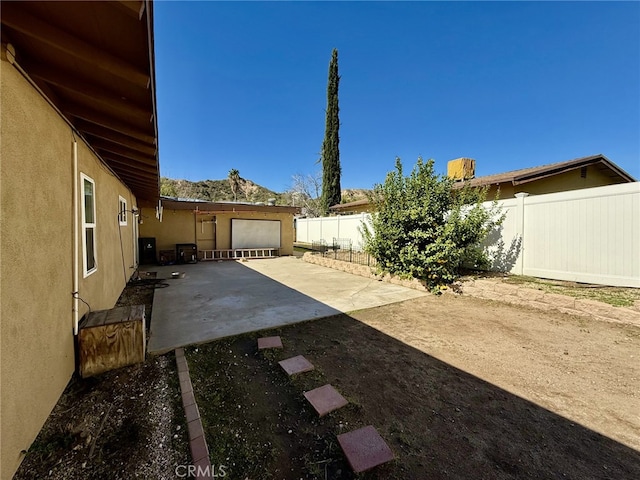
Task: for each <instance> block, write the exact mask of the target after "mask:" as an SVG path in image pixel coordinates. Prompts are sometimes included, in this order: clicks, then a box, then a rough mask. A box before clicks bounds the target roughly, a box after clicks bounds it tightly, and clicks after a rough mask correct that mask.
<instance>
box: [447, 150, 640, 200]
mask: <svg viewBox="0 0 640 480" xmlns="http://www.w3.org/2000/svg"><path fill="white" fill-rule="evenodd" d="M635 181H636V180H635V179H634V178H633V177H632V176H631V175H629V174H628V173H627V172H625V171H624V170H622V169H621V168H620V167H618V166H617V165H616V164H615V163H613V162H612V161H611V160H609V159H608V158H607V157H605V156H604V155H592V156H590V157H583V158H576V159H574V160H569V161H566V162H559V163H552V164H549V165H541V166H539V167H532V168H523V169H520V170H514V171H512V172H505V173H498V174H495V175H487V176H484V177H477V178H472V179H470V180H464V181H461V182H458V183H456V184H455V186H454V188H461V187H462V186H463V185H465V184H468V185H471V186H473V187H489V191H488V195H487V198H490V199H491V198H495V196H496V193H497V192H498V191H499V192H500V198H513V196H514V195H515V194H516V193H520V192H526V193H528V194H530V195H542V194H544V193H557V192H567V191H570V190H579V189H582V188H591V187H604V186H606V185H614V184H617V183H629V182H635Z"/></svg>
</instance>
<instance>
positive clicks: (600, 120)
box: [154, 1, 640, 192]
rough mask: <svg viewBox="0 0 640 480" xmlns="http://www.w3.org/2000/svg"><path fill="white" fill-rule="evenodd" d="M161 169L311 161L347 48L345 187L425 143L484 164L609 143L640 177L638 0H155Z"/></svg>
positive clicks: (211, 170) (274, 168)
mask: <svg viewBox="0 0 640 480" xmlns="http://www.w3.org/2000/svg"><path fill="white" fill-rule="evenodd" d="M154 6H155V47H156V82H157V102H158V123H159V130H160V132H159V135H160V167H161V173H162V175H163V176H169V177H171V178H186V179H189V180H205V179H222V178H226V176H227V173H228V171H229V170H230V169H232V168H236V169H238V170H239V171H240V175H241V176H242V177H244V178H248V179H251V180H253V181H255V182H257V183H259V184H261V185H263V186H265V187H268V188H270V189H272V190H275V191H279V192H281V191H284V190H286V189H287V188H288V187H289V186H290V185H291V177H292V175H293V174H296V173H301V174H306V173H312V172H313V171H315V170H318V169H319V168H320V166H319V164H316V161H317V160H318V158H319V152H320V147H321V145H322V139H323V136H324V121H325V117H324V112H325V108H326V86H327V74H328V66H329V60H330V58H331V50H332V49H333V48H337V49H338V51H339V72H340V76H341V81H340V91H339V100H340V120H341V128H340V158H341V164H342V187H343V188H371V187H372V186H373V184H374V183H379V182H382V181H383V180H384V177H385V174H386V172H388V171H389V170H392V169H393V166H394V160H395V157H396V156H399V157H401V158H402V160H403V163H404V164H405V168H409V167H410V166H411V165H413V164H414V163H415V160H416V159H417V157H418V156H422V157H423V158H425V159H427V158H433V159H434V160H435V161H436V170H437V171H438V172H439V173H445V172H446V164H447V161H449V160H451V159H453V158H457V157H461V156H464V157H471V158H475V159H476V175H477V176H480V175H487V174H492V173H500V172H504V171H508V170H515V169H518V168H526V167H532V166H536V165H542V164H545V163H553V162H558V161H563V160H570V159H573V158H577V157H582V156H588V155H592V154H597V153H603V154H605V155H606V156H607V157H608V158H609V159H610V160H612V161H613V162H615V163H616V164H618V165H619V166H620V167H621V168H623V169H624V170H626V171H627V172H628V173H630V174H631V175H633V176H634V177H635V178H636V179H640V3H638V2H566V3H564V2H446V3H441V2H212V1H210V2H170V1H160V2H156V3H155V5H154Z"/></svg>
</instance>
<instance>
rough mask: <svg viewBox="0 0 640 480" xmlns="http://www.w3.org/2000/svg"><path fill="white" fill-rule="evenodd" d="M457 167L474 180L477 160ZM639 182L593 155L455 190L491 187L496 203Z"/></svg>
mask: <svg viewBox="0 0 640 480" xmlns="http://www.w3.org/2000/svg"><path fill="white" fill-rule="evenodd" d="M456 163H459V164H464V169H465V174H468V173H469V172H471V173H470V176H473V170H474V168H475V162H474V161H473V160H471V159H467V158H461V159H456V160H452V161H451V162H449V171H450V172H451V171H452V169H451V164H456ZM454 170H455V169H454ZM635 181H636V180H635V179H634V178H633V177H632V176H631V175H629V174H628V173H627V172H625V171H624V170H622V169H621V168H620V167H618V166H617V165H616V164H615V163H613V162H612V161H611V160H609V159H608V158H607V157H605V156H604V155H592V156H590V157H583V158H576V159H574V160H569V161H566V162H558V163H552V164H549V165H541V166H539V167H531V168H523V169H520V170H513V171H511V172H505V173H498V174H495V175H487V176H484V177H476V178H470V179H468V180H462V181H458V182H456V183H455V184H454V187H453V188H462V186H463V185H466V184H468V185H471V186H472V187H488V195H487V198H489V199H493V198H495V196H496V193H498V192H499V194H500V195H499V196H500V198H513V196H514V195H515V194H516V193H519V192H526V193H528V194H530V195H542V194H545V193H557V192H567V191H570V190H579V189H581V188H592V187H604V186H606V185H615V184H618V183H629V182H635ZM329 210H331V213H334V214H338V215H351V214H354V213H360V212H371V211H373V206H372V205H371V204H370V203H369V201H368V200H358V201H356V202H349V203H343V204H340V205H333V206H332V207H330V208H329Z"/></svg>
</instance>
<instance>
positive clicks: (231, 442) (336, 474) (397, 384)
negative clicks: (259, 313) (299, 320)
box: [187, 295, 640, 479]
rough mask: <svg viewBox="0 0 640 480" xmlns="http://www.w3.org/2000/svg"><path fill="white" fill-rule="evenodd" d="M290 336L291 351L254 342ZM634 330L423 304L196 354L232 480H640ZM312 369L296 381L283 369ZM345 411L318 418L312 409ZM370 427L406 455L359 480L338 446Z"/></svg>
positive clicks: (196, 374)
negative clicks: (335, 401) (327, 394)
mask: <svg viewBox="0 0 640 480" xmlns="http://www.w3.org/2000/svg"><path fill="white" fill-rule="evenodd" d="M272 334H279V335H281V337H282V339H283V342H284V345H285V348H284V350H282V351H272V352H267V353H258V352H257V348H256V338H257V337H258V336H262V335H272ZM639 347H640V329H638V328H637V327H632V326H626V325H620V324H612V323H604V322H600V321H595V320H589V319H585V318H574V317H571V316H568V315H565V314H561V313H550V312H540V311H538V310H533V309H531V310H529V309H525V308H522V307H513V306H509V305H505V304H501V303H498V302H488V301H482V300H478V299H473V298H468V297H458V296H453V295H445V296H440V297H435V296H427V297H423V298H419V299H416V300H411V301H407V302H404V303H400V304H394V305H388V306H384V307H379V308H375V309H369V310H364V311H359V312H354V313H352V314H351V315H338V316H335V317H331V318H327V319H321V320H316V321H312V322H307V323H303V324H298V325H292V326H289V327H285V328H281V329H277V330H272V331H268V332H262V333H261V334H260V335H258V334H249V335H244V336H239V337H233V338H230V339H225V340H221V341H218V342H214V343H211V344H208V345H200V346H198V347H190V348H188V349H187V358H188V361H189V366H190V369H191V375H192V382H193V385H194V390H195V392H196V399H197V401H198V404H199V407H200V412H201V415H202V418H203V425H204V428H205V432H206V435H207V440H208V442H209V449H210V458H211V462H212V464H213V465H216V466H218V467H221V466H224V470H225V472H226V476H227V478H239V479H245V478H251V479H254V478H274V479H279V478H282V479H298V478H318V479H323V478H324V479H350V478H367V479H426V478H428V479H445V478H446V479H449V478H454V479H469V478H485V479H494V478H495V479H502V478H514V479H515V478H518V479H521V478H531V479H533V478H561V479H564V478H574V479H589V478H601V479H605V478H606V479H632V478H640V453H639V451H640V419H639V418H638V412H639V405H640V398H639V395H640V393H639V389H638V386H639V385H640V362H638V355H639V354H640V349H639ZM299 354H302V355H305V357H306V358H308V359H309V360H310V361H311V362H312V363H313V364H314V365H315V366H316V370H315V371H313V372H309V373H305V374H301V375H299V376H296V377H293V378H289V377H287V375H286V374H285V373H284V372H283V371H282V370H281V369H280V367H279V366H278V365H277V361H278V360H281V359H284V358H288V357H291V356H295V355H299ZM325 383H330V384H332V385H333V386H334V387H336V389H338V391H340V392H341V393H342V394H343V395H344V396H345V397H346V398H347V399H348V400H349V401H350V404H349V405H348V406H347V407H344V408H343V409H340V410H338V411H336V412H334V413H331V414H329V415H327V416H326V417H323V418H317V415H316V413H315V412H314V411H313V409H312V408H311V407H310V405H308V404H307V402H306V400H305V399H304V397H303V395H302V393H303V392H304V391H307V390H310V389H312V388H316V387H319V386H321V385H323V384H325ZM369 424H372V425H374V426H375V427H376V428H377V429H378V431H379V432H380V434H381V435H382V437H383V438H384V439H385V440H386V441H387V442H388V444H389V445H390V447H391V448H392V450H393V451H394V453H395V455H396V459H395V460H394V461H393V462H390V463H389V464H386V465H383V466H380V467H376V468H375V469H373V470H372V471H370V472H367V473H365V474H364V475H361V476H357V477H356V476H354V475H353V473H352V472H351V470H350V468H349V466H348V465H347V463H346V461H345V459H344V456H343V455H342V452H341V451H340V448H339V446H338V444H337V441H336V435H337V434H340V433H344V432H347V431H350V430H353V429H356V428H359V427H362V426H365V425H369Z"/></svg>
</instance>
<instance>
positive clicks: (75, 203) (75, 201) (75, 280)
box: [72, 132, 80, 335]
mask: <svg viewBox="0 0 640 480" xmlns="http://www.w3.org/2000/svg"><path fill="white" fill-rule="evenodd" d="M72 134H73V132H72ZM78 203H79V202H78V142H77V141H76V137H75V135H74V136H73V334H74V335H78V297H79V296H80V292H79V291H78V288H79V284H80V277H79V275H80V267H79V265H78V263H79V262H78V253H79V250H80V248H79V246H78V236H79V234H80V232H79V225H78Z"/></svg>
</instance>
